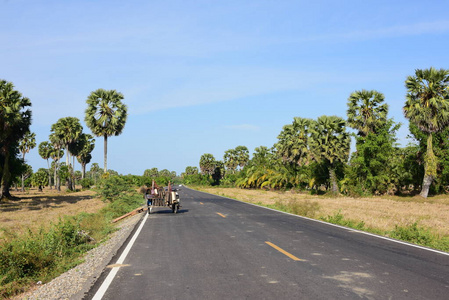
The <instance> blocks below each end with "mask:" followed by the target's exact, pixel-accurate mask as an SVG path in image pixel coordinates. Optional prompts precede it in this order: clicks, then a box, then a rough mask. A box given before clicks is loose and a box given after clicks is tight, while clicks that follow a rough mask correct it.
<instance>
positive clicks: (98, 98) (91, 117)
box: [84, 89, 128, 173]
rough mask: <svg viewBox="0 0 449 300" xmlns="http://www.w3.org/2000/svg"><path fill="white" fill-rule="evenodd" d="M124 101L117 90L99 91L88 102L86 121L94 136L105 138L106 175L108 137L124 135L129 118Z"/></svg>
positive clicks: (91, 95) (105, 170) (105, 169)
mask: <svg viewBox="0 0 449 300" xmlns="http://www.w3.org/2000/svg"><path fill="white" fill-rule="evenodd" d="M123 99H124V97H123V94H122V93H119V92H117V91H115V90H109V91H106V90H104V89H98V90H96V91H94V92H92V93H91V94H90V95H89V97H88V98H87V100H86V102H87V109H86V116H85V119H84V121H85V122H86V124H87V126H88V127H89V128H90V130H92V133H93V134H94V135H96V136H98V137H100V136H102V137H104V173H106V172H107V170H108V168H107V157H108V137H109V136H113V135H115V136H117V135H120V134H121V133H122V131H123V128H124V127H125V123H126V118H127V116H128V114H127V107H126V105H125V104H123V103H122V100H123Z"/></svg>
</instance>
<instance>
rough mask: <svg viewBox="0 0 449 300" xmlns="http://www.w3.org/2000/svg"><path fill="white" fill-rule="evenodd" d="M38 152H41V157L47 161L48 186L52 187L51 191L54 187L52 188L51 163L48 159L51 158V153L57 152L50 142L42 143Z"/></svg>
mask: <svg viewBox="0 0 449 300" xmlns="http://www.w3.org/2000/svg"><path fill="white" fill-rule="evenodd" d="M38 151H39V155H40V157H42V158H43V159H45V160H46V161H47V166H48V170H47V173H48V185H49V186H50V189H51V188H52V186H51V173H50V162H49V160H48V159H49V158H50V157H51V153H52V152H54V151H55V148H54V147H53V145H52V144H51V143H50V142H48V141H45V142H42V143H40V144H39V146H38Z"/></svg>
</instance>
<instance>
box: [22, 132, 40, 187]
mask: <svg viewBox="0 0 449 300" xmlns="http://www.w3.org/2000/svg"><path fill="white" fill-rule="evenodd" d="M34 147H36V134H35V133H32V132H29V131H28V132H27V133H25V135H24V136H23V138H22V139H21V140H20V141H19V149H20V152H21V153H22V159H23V161H24V162H25V154H26V153H28V152H30V150H31V149H33V148H34ZM24 180H25V178H24V176H23V175H22V192H25V186H24Z"/></svg>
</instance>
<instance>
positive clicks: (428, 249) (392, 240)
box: [184, 186, 449, 256]
mask: <svg viewBox="0 0 449 300" xmlns="http://www.w3.org/2000/svg"><path fill="white" fill-rule="evenodd" d="M184 187H186V186H184ZM188 189H190V190H193V191H197V190H194V189H191V188H188ZM197 192H201V193H205V194H209V195H213V196H218V197H222V198H226V199H229V200H233V201H237V202H241V203H245V204H249V205H252V206H257V207H261V208H265V209H268V210H272V211H276V212H279V213H283V214H286V215H290V216H293V217H298V218H301V219H306V220H309V221H314V222H318V223H321V224H326V225H329V226H333V227H337V228H341V229H345V230H349V231H353V232H357V233H361V234H364V235H368V236H372V237H376V238H379V239H383V240H387V241H390V242H394V243H398V244H402V245H406V246H410V247H414V248H418V249H422V250H427V251H430V252H435V253H438V254H442V255H446V256H449V253H448V252H444V251H439V250H436V249H432V248H428V247H424V246H419V245H415V244H411V243H407V242H404V241H401V240H396V239H392V238H389V237H386V236H382V235H377V234H374V233H370V232H366V231H361V230H357V229H354V228H350V227H345V226H341V225H337V224H332V223H328V222H324V221H321V220H317V219H311V218H307V217H304V216H300V215H295V214H292V213H288V212H285V211H281V210H276V209H274V208H269V207H266V206H262V205H257V204H254V203H249V202H245V201H241V200H237V199H232V198H229V197H224V196H220V195H215V194H212V193H208V192H202V191H197Z"/></svg>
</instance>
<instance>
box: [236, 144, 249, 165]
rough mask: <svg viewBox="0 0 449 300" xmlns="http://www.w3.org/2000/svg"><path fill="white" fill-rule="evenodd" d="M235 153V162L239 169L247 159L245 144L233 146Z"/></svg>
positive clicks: (247, 152) (247, 153)
mask: <svg viewBox="0 0 449 300" xmlns="http://www.w3.org/2000/svg"><path fill="white" fill-rule="evenodd" d="M235 153H236V156H237V163H238V165H239V167H240V170H241V169H243V167H245V166H246V164H247V163H248V161H249V151H248V148H246V146H237V147H235Z"/></svg>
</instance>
